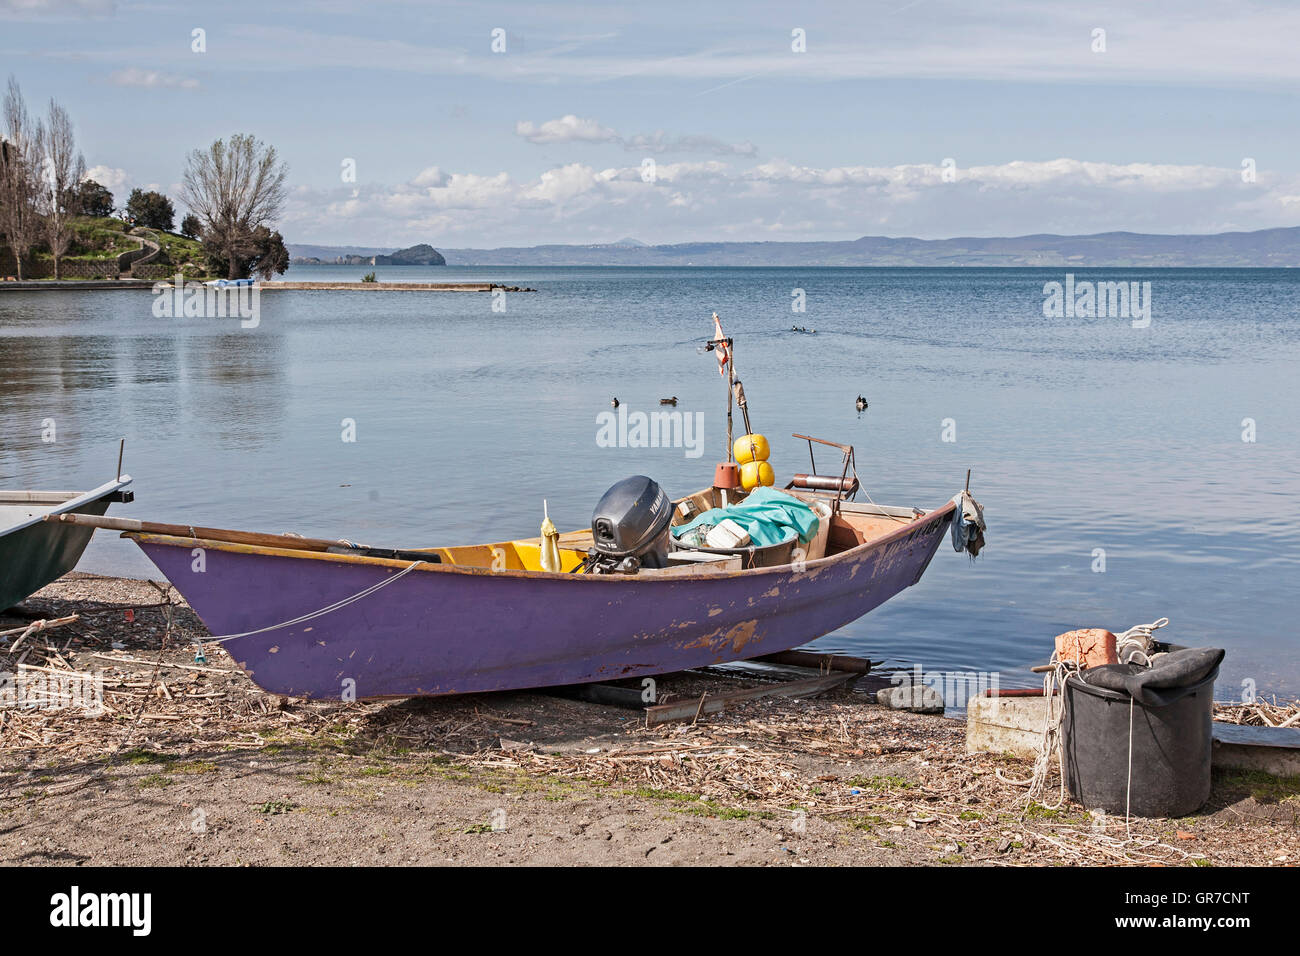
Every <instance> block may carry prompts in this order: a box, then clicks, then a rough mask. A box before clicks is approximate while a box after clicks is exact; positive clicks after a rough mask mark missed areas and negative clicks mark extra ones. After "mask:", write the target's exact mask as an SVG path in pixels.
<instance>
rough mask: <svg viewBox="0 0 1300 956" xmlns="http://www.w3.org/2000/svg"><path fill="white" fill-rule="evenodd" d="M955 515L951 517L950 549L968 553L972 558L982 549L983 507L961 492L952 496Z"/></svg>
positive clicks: (968, 494)
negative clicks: (955, 509)
mask: <svg viewBox="0 0 1300 956" xmlns="http://www.w3.org/2000/svg"><path fill="white" fill-rule="evenodd" d="M952 503H953V504H955V505H956V506H957V513H956V514H954V515H953V516H952V549H953V550H954V551H969V552H970V556H971V557H972V558H973V557H975V556H976V555H977V554H979V553H980V549H981V548H983V547H984V531H985V529H986V527H987V525H985V523H984V506H983V505H982V504H980V503H979V502H978V501H976V500H975V499H974V498H972V497H971V496H970V492H969V491H963V492H961V493H959V494H957V495H954V496H953V499H952Z"/></svg>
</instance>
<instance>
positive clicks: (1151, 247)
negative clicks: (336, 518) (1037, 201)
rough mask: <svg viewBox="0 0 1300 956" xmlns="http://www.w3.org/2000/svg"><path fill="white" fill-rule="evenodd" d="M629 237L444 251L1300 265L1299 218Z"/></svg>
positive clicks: (490, 259) (461, 256)
mask: <svg viewBox="0 0 1300 956" xmlns="http://www.w3.org/2000/svg"><path fill="white" fill-rule="evenodd" d="M625 242H626V241H623V242H619V243H611V244H607V245H585V246H576V245H546V246H531V247H521V248H509V247H507V248H500V249H443V251H442V252H443V255H444V256H446V258H447V262H448V263H449V264H450V265H454V266H461V265H474V266H488V265H524V266H527V265H538V266H542V265H553V266H589V265H590V266H597V265H608V266H685V265H694V266H1061V267H1065V266H1069V267H1085V266H1093V267H1095V266H1109V267H1112V268H1114V267H1125V266H1143V267H1148V268H1150V267H1160V266H1201V267H1213V266H1220V267H1225V268H1226V267H1265V266H1273V267H1297V266H1300V227H1292V228H1286V229H1263V230H1260V231H1258V232H1225V233H1218V234H1215V235H1152V234H1145V233H1136V232H1106V233H1100V234H1097V235H1092V236H1057V235H1046V234H1044V235H1034V236H1017V237H1013V238H991V239H986V238H958V239H908V238H892V237H887V236H863V237H862V238H860V239H853V240H848V241H841V242H687V243H677V244H674V245H666V246H645V245H639V246H634V245H631V244H625Z"/></svg>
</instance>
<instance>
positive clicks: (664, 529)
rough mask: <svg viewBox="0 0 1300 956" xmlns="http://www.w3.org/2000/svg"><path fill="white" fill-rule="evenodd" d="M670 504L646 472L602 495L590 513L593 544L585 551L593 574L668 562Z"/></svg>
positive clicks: (655, 565) (625, 571)
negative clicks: (593, 545)
mask: <svg viewBox="0 0 1300 956" xmlns="http://www.w3.org/2000/svg"><path fill="white" fill-rule="evenodd" d="M672 517H673V506H672V503H671V502H670V501H669V500H668V496H667V495H666V494H664V490H663V489H662V488H660V487H659V484H658V482H655V481H652V480H650V479H649V478H647V477H646V476H645V475H633V476H632V477H631V478H624V479H623V480H622V481H620V482H619V483H618V484H616V485H614V486H613V487H612V488H610V489H609V491H607V492H605V494H604V495H602V496H601V499H600V501H599V502H598V503H597V505H596V510H595V512H594V513H593V514H592V516H591V536H592V540H593V542H594V543H595V547H593V548H592V549H591V550H590V551H589V552H587V564H588V566H589V567H590V569H591V573H592V574H635V573H636V572H637V571H638V570H640V569H641V568H663V567H667V565H668V526H669V524H670V523H671V522H672Z"/></svg>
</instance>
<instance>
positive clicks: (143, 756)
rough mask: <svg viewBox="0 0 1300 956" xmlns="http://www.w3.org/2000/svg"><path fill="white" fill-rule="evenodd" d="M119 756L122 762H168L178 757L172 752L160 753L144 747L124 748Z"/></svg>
mask: <svg viewBox="0 0 1300 956" xmlns="http://www.w3.org/2000/svg"><path fill="white" fill-rule="evenodd" d="M118 756H119V759H120V760H121V761H122V763H133V764H168V763H171V762H172V761H173V760H175V759H176V758H175V757H173V756H172V755H171V754H160V753H157V752H155V751H153V750H145V749H144V748H143V747H135V748H133V749H131V750H124V751H123V752H122V753H121V754H119V755H118Z"/></svg>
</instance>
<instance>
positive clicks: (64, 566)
mask: <svg viewBox="0 0 1300 956" xmlns="http://www.w3.org/2000/svg"><path fill="white" fill-rule="evenodd" d="M130 480H131V479H130V478H128V477H125V476H124V477H123V479H122V480H119V481H115V482H111V483H110V484H108V485H104V486H102V487H100V488H97V489H95V491H93V492H88V493H87V494H86V495H84V496H80V499H71V500H69V501H68V502H67V503H64V504H61V505H58V506H55V507H53V508H47V509H45V510H46V511H48V512H49V513H52V514H62V513H76V514H87V515H102V514H104V513H105V512H107V511H108V506H109V504H110V503H111V502H113V501H117V500H122V492H121V489H122V487H123V486H124V485H126V484H127V483H129V482H130ZM127 494H128V495H129V492H128V493H127ZM91 496H95V497H91ZM94 532H95V529H94V528H88V527H84V526H81V525H72V524H61V523H51V522H46V521H42V520H40V519H39V518H36V519H34V520H33V521H32V522H29V523H26V524H25V525H23V526H21V527H18V528H16V529H13V530H10V531H8V532H7V533H3V534H0V611H3V610H5V609H6V608H10V607H13V606H14V605H15V604H17V603H18V602H20V601H22V600H23V599H25V598H27V597H30V596H31V595H32V594H34V593H36V592H37V591H39V590H40V589H41V588H43V587H45V585H47V584H49V583H50V582H52V581H56V580H58V579H59V578H61V577H62V576H63V575H65V574H67V573H68V572H69V571H71V570H72V569H73V568H75V567H76V566H77V562H78V561H80V560H81V555H82V554H83V553H84V552H85V550H86V545H88V544H89V543H90V537H91V535H92V534H94Z"/></svg>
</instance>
